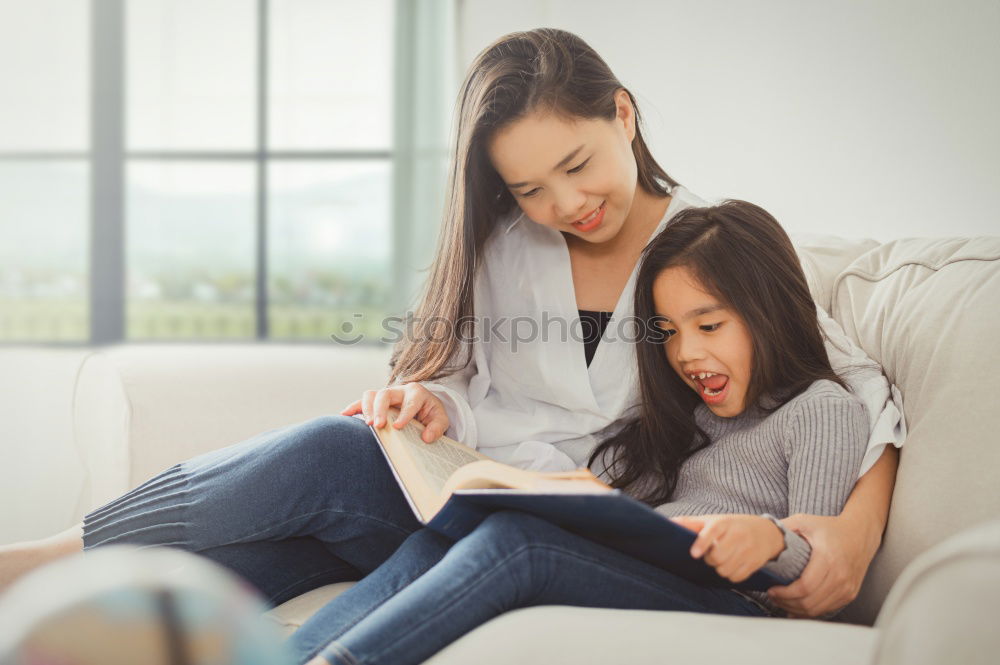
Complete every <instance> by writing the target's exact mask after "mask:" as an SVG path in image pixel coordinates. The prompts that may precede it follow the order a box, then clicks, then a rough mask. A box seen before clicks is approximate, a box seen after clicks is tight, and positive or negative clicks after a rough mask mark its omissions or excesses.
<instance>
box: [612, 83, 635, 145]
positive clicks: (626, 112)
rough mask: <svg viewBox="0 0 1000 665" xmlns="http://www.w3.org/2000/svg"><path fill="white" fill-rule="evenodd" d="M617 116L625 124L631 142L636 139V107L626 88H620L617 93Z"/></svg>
mask: <svg viewBox="0 0 1000 665" xmlns="http://www.w3.org/2000/svg"><path fill="white" fill-rule="evenodd" d="M615 116H616V117H617V119H618V121H619V122H621V123H622V124H623V125H624V126H625V136H626V137H628V142H629V143H631V142H632V141H633V140H635V109H633V108H632V100H631V99H630V98H629V96H628V93H627V92H626V91H625V88H619V89H618V92H616V93H615Z"/></svg>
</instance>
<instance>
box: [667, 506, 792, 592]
mask: <svg viewBox="0 0 1000 665" xmlns="http://www.w3.org/2000/svg"><path fill="white" fill-rule="evenodd" d="M671 519H672V520H673V521H674V522H677V523H678V524H680V525H681V526H683V527H686V528H688V529H691V530H692V531H695V532H697V533H698V538H697V539H696V540H695V541H694V544H693V545H692V546H691V556H692V557H694V558H695V559H698V558H700V557H701V556H702V555H704V556H705V563H707V564H708V565H710V566H712V567H713V568H715V572H717V573H718V574H719V575H720V576H721V577H725V578H726V579H727V580H730V581H732V582H742V581H743V580H745V579H746V578H748V577H750V575H752V574H753V573H755V572H756V571H757V570H758V569H759V568H760V567H761V566H763V565H764V564H766V563H767V562H768V561H770V560H771V559H773V558H774V557H776V556H778V554H780V553H781V551H782V550H783V549H784V548H785V538H784V536H783V535H782V533H781V529H779V528H778V527H776V526H775V525H774V523H772V522H771V520H769V519H767V518H766V517H761V516H759V515H698V516H683V517H673V518H671Z"/></svg>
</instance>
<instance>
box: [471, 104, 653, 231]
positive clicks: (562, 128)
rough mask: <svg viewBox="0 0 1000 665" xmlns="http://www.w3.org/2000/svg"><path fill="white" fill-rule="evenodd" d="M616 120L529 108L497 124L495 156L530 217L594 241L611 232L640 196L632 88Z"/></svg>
mask: <svg viewBox="0 0 1000 665" xmlns="http://www.w3.org/2000/svg"><path fill="white" fill-rule="evenodd" d="M615 102H616V106H617V109H618V113H617V115H616V117H615V119H614V120H603V119H596V120H594V119H586V120H585V119H577V120H575V121H568V120H565V119H562V118H558V117H556V116H554V115H551V114H538V113H535V114H531V115H528V116H526V117H524V118H522V119H520V120H518V121H516V122H514V123H512V124H511V125H509V126H507V127H505V128H504V129H502V130H500V131H498V132H497V133H496V134H495V135H494V136H493V138H492V140H491V141H490V143H489V145H488V146H487V150H488V152H489V157H490V161H491V162H492V164H493V167H494V168H495V169H496V171H497V173H498V174H499V175H500V177H501V178H502V179H503V181H504V182H505V183H506V184H507V188H508V189H509V190H510V192H511V194H512V195H513V196H514V200H515V201H517V203H518V205H520V207H521V210H522V211H524V214H525V215H527V216H528V217H529V218H530V219H531V220H532V221H534V222H536V223H538V224H541V225H543V226H548V227H550V228H553V229H556V230H557V231H562V232H564V233H569V234H572V235H574V236H576V237H578V238H580V239H583V240H586V241H588V242H592V243H600V242H605V241H607V240H610V239H612V238H614V237H615V236H616V235H617V234H618V232H619V231H620V230H621V228H622V226H623V224H624V223H625V220H626V218H627V217H628V214H629V211H630V210H631V209H632V203H633V200H634V198H635V195H636V183H637V181H638V179H637V168H636V163H635V156H634V155H633V154H632V139H634V138H635V115H634V113H633V110H632V104H631V102H630V101H629V98H628V93H626V92H625V90H619V91H618V94H617V95H616V97H615Z"/></svg>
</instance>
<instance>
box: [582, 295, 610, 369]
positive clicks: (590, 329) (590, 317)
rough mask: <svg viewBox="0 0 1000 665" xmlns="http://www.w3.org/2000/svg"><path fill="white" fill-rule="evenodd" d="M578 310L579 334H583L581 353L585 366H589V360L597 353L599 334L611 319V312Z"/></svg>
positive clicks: (602, 332)
mask: <svg viewBox="0 0 1000 665" xmlns="http://www.w3.org/2000/svg"><path fill="white" fill-rule="evenodd" d="M579 312H580V328H581V331H582V332H581V335H582V336H583V353H584V356H585V357H586V358H587V367H590V361H591V360H593V359H594V354H595V353H597V344H598V342H600V341H601V335H603V334H604V329H605V328H607V327H608V321H610V320H611V315H612V314H613V312H595V311H592V310H589V309H581V310H579Z"/></svg>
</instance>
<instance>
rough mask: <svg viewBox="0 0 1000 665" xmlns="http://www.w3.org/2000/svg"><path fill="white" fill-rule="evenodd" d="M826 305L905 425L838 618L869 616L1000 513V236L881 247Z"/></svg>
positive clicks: (845, 276)
mask: <svg viewBox="0 0 1000 665" xmlns="http://www.w3.org/2000/svg"><path fill="white" fill-rule="evenodd" d="M830 309H831V311H830V313H831V315H832V316H833V317H834V318H835V319H836V320H837V321H839V322H840V323H841V325H842V326H843V327H844V330H845V332H847V334H848V335H850V336H851V337H852V338H853V339H854V340H856V341H857V342H858V344H859V345H860V346H861V348H863V349H864V350H865V351H866V352H867V353H868V355H869V356H871V357H872V358H873V359H874V360H876V361H878V362H879V363H880V364H881V365H882V367H883V369H884V370H885V373H886V376H887V377H888V379H889V381H890V382H891V383H892V384H894V385H895V386H896V387H898V388H899V390H900V391H901V393H902V397H903V410H904V414H905V419H906V425H907V429H908V435H907V439H906V442H905V444H904V446H903V448H902V449H901V451H900V464H899V470H898V474H897V478H896V486H895V490H894V492H893V497H892V506H891V509H890V513H889V521H888V525H887V527H886V532H885V535H884V538H883V542H882V547H881V549H880V550H879V553H878V554H877V555H876V558H875V560H874V561H873V562H872V566H871V567H870V568H869V571H868V575H867V577H866V579H865V582H864V585H863V587H862V589H861V592H860V594H859V596H858V598H857V599H856V600H855V601H854V603H852V604H851V605H850V606H849V607H848V608H847V609H846V610H845V611H844V612H843V613H842V614H841V616H840V618H841V619H842V620H845V621H851V622H856V623H865V624H871V623H873V621H874V619H875V617H876V616H877V614H878V611H879V608H880V607H881V605H882V602H883V600H884V599H885V597H886V594H887V593H888V591H889V589H890V587H891V586H892V585H893V583H894V582H895V580H896V578H897V577H898V576H899V574H900V573H901V572H902V570H903V568H904V567H905V566H906V565H907V564H908V563H910V561H912V560H913V559H914V558H915V557H916V556H918V555H919V554H921V553H922V552H924V551H926V550H927V549H929V548H931V547H932V546H934V545H935V544H937V543H939V542H941V541H942V540H944V539H945V538H947V537H948V536H950V535H952V534H955V533H956V532H958V531H961V530H963V529H965V528H967V527H970V526H972V525H975V524H979V523H982V522H986V521H988V520H991V519H997V518H998V517H1000V491H997V487H998V480H997V477H996V476H997V472H998V471H1000V445H998V444H1000V441H998V432H1000V399H998V396H1000V371H998V370H1000V339H998V335H1000V237H979V238H937V239H934V238H912V239H900V240H894V241H892V242H887V243H885V244H883V245H880V246H878V247H875V248H874V249H871V250H870V251H868V252H866V253H864V254H862V255H861V256H859V257H858V258H857V259H855V260H854V261H853V262H852V263H851V264H850V265H849V266H847V267H846V269H844V270H843V272H842V273H841V274H840V275H839V276H838V277H837V278H836V280H835V281H834V284H833V287H832V291H831V306H830Z"/></svg>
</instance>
